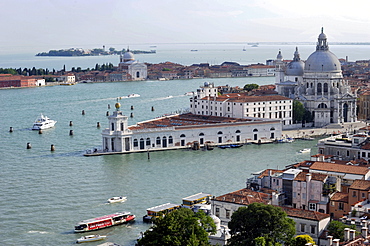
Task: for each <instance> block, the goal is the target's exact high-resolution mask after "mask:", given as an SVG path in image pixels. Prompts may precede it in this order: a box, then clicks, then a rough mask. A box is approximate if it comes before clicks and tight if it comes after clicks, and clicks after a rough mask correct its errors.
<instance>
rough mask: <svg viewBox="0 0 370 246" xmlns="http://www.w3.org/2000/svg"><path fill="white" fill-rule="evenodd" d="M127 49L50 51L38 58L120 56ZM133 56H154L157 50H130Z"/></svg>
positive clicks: (42, 53) (39, 54) (40, 54)
mask: <svg viewBox="0 0 370 246" xmlns="http://www.w3.org/2000/svg"><path fill="white" fill-rule="evenodd" d="M126 51H128V50H126V49H123V50H116V49H115V48H109V50H108V51H107V50H105V48H104V47H103V49H100V48H95V49H82V48H70V49H61V50H49V51H48V52H41V53H37V54H36V56H106V55H119V54H123V53H125V52H126ZM130 52H132V53H133V54H153V53H156V50H149V51H145V50H130Z"/></svg>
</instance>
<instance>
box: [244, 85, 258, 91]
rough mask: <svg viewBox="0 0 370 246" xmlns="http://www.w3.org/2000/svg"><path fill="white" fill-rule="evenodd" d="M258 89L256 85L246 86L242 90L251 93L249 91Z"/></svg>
mask: <svg viewBox="0 0 370 246" xmlns="http://www.w3.org/2000/svg"><path fill="white" fill-rule="evenodd" d="M258 87H259V85H257V84H246V85H245V86H244V88H243V89H244V90H246V91H251V90H254V89H258Z"/></svg>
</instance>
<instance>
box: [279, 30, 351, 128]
mask: <svg viewBox="0 0 370 246" xmlns="http://www.w3.org/2000/svg"><path fill="white" fill-rule="evenodd" d="M302 66H303V62H302V61H301V60H300V58H299V53H298V50H296V52H295V54H294V59H293V61H292V62H290V63H289V64H284V62H283V60H282V55H281V52H279V54H278V56H277V59H276V86H277V91H278V92H279V94H280V95H284V96H288V97H290V98H292V99H295V100H298V101H300V102H302V103H303V105H304V106H305V108H306V109H307V110H309V111H310V112H311V114H312V115H313V118H314V123H315V127H323V126H325V125H328V124H331V123H345V122H356V121H357V116H356V95H355V94H352V93H351V90H350V86H349V85H348V83H347V82H346V81H345V80H344V79H343V75H342V70H341V65H340V62H339V60H338V58H337V57H336V56H335V55H334V54H333V53H332V52H330V51H329V46H328V43H327V37H326V35H325V34H324V32H323V29H322V31H321V33H320V35H319V37H318V42H317V45H316V51H315V52H313V53H312V54H311V55H310V56H309V57H308V58H307V60H306V61H305V62H304V67H303V71H302Z"/></svg>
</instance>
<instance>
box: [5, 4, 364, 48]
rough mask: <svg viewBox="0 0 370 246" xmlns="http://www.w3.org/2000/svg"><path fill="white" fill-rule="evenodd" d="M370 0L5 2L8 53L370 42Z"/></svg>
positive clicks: (6, 46)
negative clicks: (320, 39) (137, 46)
mask: <svg viewBox="0 0 370 246" xmlns="http://www.w3.org/2000/svg"><path fill="white" fill-rule="evenodd" d="M369 9H370V1H368V0H352V1H348V0H347V1H344V0H309V1H308V0H0V10H1V11H0V13H1V14H0V23H2V25H1V26H2V28H1V38H0V53H1V52H4V51H5V50H7V51H9V50H13V51H30V52H31V51H32V52H34V51H35V52H42V51H48V50H50V49H61V48H66V47H69V48H70V47H75V48H97V47H102V45H108V46H112V47H115V46H114V45H116V47H120V46H123V47H125V46H127V45H135V44H153V45H156V44H163V43H218V42H316V41H317V37H318V35H319V34H320V31H321V27H324V32H325V34H326V35H327V37H328V42H329V43H330V42H370V15H369V14H368V10H369Z"/></svg>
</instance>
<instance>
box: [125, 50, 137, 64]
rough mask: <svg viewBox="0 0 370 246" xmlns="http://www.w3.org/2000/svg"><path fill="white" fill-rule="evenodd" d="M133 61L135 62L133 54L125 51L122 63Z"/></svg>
mask: <svg viewBox="0 0 370 246" xmlns="http://www.w3.org/2000/svg"><path fill="white" fill-rule="evenodd" d="M134 60H135V57H134V54H133V53H132V52H130V50H127V52H125V53H124V54H123V61H124V62H128V61H134Z"/></svg>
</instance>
